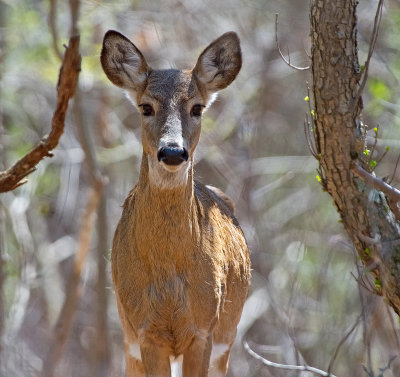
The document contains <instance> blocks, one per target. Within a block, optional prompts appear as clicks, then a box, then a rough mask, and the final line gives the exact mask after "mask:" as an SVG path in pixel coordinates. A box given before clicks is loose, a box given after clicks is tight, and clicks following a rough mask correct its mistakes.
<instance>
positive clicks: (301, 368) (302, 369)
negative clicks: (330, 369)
mask: <svg viewBox="0 0 400 377" xmlns="http://www.w3.org/2000/svg"><path fill="white" fill-rule="evenodd" d="M243 346H244V349H245V350H246V351H247V352H248V354H249V355H251V356H252V357H254V358H255V359H256V360H259V361H261V362H262V363H263V364H265V365H267V366H270V367H274V368H280V369H286V370H298V371H299V372H311V373H314V374H317V375H318V376H324V377H336V376H335V375H334V374H329V373H327V372H325V371H323V370H321V369H317V368H314V367H310V366H309V365H287V364H278V363H274V362H272V361H269V360H267V359H265V358H263V357H262V356H260V355H259V354H257V353H255V352H254V351H253V350H252V349H251V348H250V346H249V344H248V343H247V342H246V341H244V343H243Z"/></svg>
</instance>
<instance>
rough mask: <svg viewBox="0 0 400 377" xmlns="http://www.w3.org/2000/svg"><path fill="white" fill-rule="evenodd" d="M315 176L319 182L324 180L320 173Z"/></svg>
mask: <svg viewBox="0 0 400 377" xmlns="http://www.w3.org/2000/svg"><path fill="white" fill-rule="evenodd" d="M315 178H316V180H317V181H318V182H321V181H322V179H321V177H320V176H319V175H318V174H317V175H316V176H315Z"/></svg>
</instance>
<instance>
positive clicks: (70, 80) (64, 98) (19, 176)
mask: <svg viewBox="0 0 400 377" xmlns="http://www.w3.org/2000/svg"><path fill="white" fill-rule="evenodd" d="M80 70H81V55H80V54H79V35H78V36H73V37H71V38H70V39H69V44H68V47H66V51H65V55H64V60H63V63H62V65H61V68H60V74H59V78H58V84H57V107H56V110H55V112H54V115H53V120H52V125H51V131H50V134H49V135H48V136H45V137H44V138H43V139H42V140H41V141H40V142H39V143H38V144H37V145H36V147H34V148H33V149H32V151H30V152H29V153H28V154H26V155H25V156H24V157H22V158H21V159H20V160H18V161H17V162H16V163H15V164H14V165H13V166H12V167H10V168H9V169H7V170H5V171H2V172H0V193H2V192H7V191H11V190H14V189H15V188H17V187H18V186H21V185H23V184H24V183H26V182H27V179H25V177H26V176H27V175H29V174H30V173H32V172H33V171H35V170H36V165H37V164H38V163H39V162H40V161H41V160H42V159H43V158H44V157H52V154H51V150H53V149H54V148H55V147H56V146H57V144H58V141H59V139H60V137H61V135H62V133H63V132H64V122H65V114H66V112H67V109H68V102H69V100H70V98H71V97H72V96H73V95H74V92H75V88H76V84H77V82H78V76H79V72H80Z"/></svg>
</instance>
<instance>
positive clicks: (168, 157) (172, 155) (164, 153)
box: [157, 146, 189, 165]
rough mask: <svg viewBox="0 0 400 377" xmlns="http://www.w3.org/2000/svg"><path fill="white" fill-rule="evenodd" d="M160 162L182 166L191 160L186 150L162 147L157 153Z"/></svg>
mask: <svg viewBox="0 0 400 377" xmlns="http://www.w3.org/2000/svg"><path fill="white" fill-rule="evenodd" d="M157 158H158V161H161V162H163V163H164V164H167V165H180V164H181V163H182V162H184V161H187V160H188V158H189V154H188V151H187V150H186V148H180V147H175V146H174V147H162V148H160V149H159V150H158V153H157Z"/></svg>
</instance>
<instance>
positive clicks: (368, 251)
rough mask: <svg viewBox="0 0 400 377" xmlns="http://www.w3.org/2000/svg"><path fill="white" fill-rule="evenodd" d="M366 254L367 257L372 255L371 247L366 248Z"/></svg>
mask: <svg viewBox="0 0 400 377" xmlns="http://www.w3.org/2000/svg"><path fill="white" fill-rule="evenodd" d="M364 253H365V254H367V255H371V249H370V248H369V247H366V248H365V250H364Z"/></svg>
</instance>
